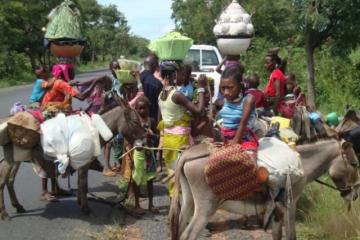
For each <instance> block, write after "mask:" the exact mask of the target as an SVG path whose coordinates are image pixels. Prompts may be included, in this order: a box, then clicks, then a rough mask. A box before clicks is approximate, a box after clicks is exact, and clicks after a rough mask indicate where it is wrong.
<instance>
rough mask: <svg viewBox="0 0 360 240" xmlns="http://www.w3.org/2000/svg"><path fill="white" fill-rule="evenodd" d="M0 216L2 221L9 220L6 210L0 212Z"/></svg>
mask: <svg viewBox="0 0 360 240" xmlns="http://www.w3.org/2000/svg"><path fill="white" fill-rule="evenodd" d="M0 218H1V220H3V221H11V218H10V217H9V215H8V214H7V212H2V213H0Z"/></svg>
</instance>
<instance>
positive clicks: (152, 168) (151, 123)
mask: <svg viewBox="0 0 360 240" xmlns="http://www.w3.org/2000/svg"><path fill="white" fill-rule="evenodd" d="M149 109H150V102H149V100H148V98H147V97H145V96H140V97H138V98H137V100H136V103H135V110H136V111H137V112H138V114H139V116H140V120H141V125H142V126H143V127H144V128H145V129H146V130H147V146H149V147H154V146H157V141H158V140H157V138H158V137H157V135H156V134H155V132H156V126H155V120H154V119H152V118H150V111H149ZM155 175H156V159H155V156H154V153H153V151H151V150H135V152H134V163H133V170H132V180H133V181H132V188H133V191H134V195H135V209H134V211H135V212H136V213H138V214H143V213H144V210H143V209H142V208H141V207H140V203H139V198H140V186H141V185H143V184H145V183H147V190H148V197H149V211H150V212H152V213H158V212H159V209H158V208H156V207H154V205H153V179H154V178H155Z"/></svg>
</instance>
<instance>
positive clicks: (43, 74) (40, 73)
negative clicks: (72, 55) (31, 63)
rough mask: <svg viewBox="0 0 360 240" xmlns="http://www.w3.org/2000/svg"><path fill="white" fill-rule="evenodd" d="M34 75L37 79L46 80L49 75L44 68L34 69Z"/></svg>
mask: <svg viewBox="0 0 360 240" xmlns="http://www.w3.org/2000/svg"><path fill="white" fill-rule="evenodd" d="M35 75H36V77H37V78H40V79H44V80H47V79H48V78H49V74H48V72H47V70H46V69H45V68H44V67H36V69H35Z"/></svg>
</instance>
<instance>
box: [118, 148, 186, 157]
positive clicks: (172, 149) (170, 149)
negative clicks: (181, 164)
mask: <svg viewBox="0 0 360 240" xmlns="http://www.w3.org/2000/svg"><path fill="white" fill-rule="evenodd" d="M136 148H141V149H145V150H168V151H177V152H183V151H185V150H181V149H175V148H157V147H133V148H131V149H130V150H129V151H127V152H126V153H124V154H123V155H121V156H120V157H119V159H121V158H123V157H125V156H126V155H128V154H129V153H131V152H132V151H134V150H135V149H136Z"/></svg>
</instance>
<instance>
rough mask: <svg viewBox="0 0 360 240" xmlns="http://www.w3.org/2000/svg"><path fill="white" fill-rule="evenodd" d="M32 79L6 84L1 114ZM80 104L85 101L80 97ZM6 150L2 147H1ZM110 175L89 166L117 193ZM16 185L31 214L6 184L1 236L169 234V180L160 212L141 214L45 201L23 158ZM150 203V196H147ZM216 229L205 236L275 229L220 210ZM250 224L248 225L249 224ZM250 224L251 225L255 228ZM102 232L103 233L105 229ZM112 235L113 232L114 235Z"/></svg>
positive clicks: (97, 186)
mask: <svg viewBox="0 0 360 240" xmlns="http://www.w3.org/2000/svg"><path fill="white" fill-rule="evenodd" d="M104 74H109V72H107V71H97V72H91V73H85V74H80V75H78V76H77V79H78V80H80V81H82V80H84V79H90V78H93V77H97V76H101V75H104ZM31 88H32V86H31V85H26V86H20V87H11V88H6V89H0V118H3V117H6V116H8V114H9V111H10V108H11V106H12V105H13V104H14V103H15V102H18V101H20V102H22V103H26V102H27V100H28V98H29V96H30V93H31ZM74 104H75V107H79V106H83V105H84V103H80V102H79V101H75V102H74ZM0 155H2V148H0ZM119 178H120V176H117V177H116V178H106V177H104V176H103V175H102V174H101V173H99V172H95V171H90V172H89V192H90V193H93V194H95V195H96V196H99V197H102V198H105V199H109V200H111V199H114V198H115V197H116V195H117V192H118V191H119V190H118V188H117V187H116V185H115V181H116V180H117V179H119ZM76 179H77V176H76V174H75V175H74V176H72V177H71V178H70V187H71V188H73V189H76V188H77V185H76ZM60 184H61V186H62V187H63V188H64V189H67V188H68V182H67V179H60ZM15 191H16V193H17V196H18V199H19V201H20V203H21V204H22V205H23V206H24V208H25V209H26V210H27V212H26V213H25V214H17V213H16V211H15V209H14V208H13V207H12V206H11V204H10V201H9V197H8V193H7V191H6V190H5V205H6V209H7V212H8V214H9V215H10V217H11V218H12V220H11V221H10V222H4V221H0V240H2V239H4V240H5V239H6V240H7V239H13V240H18V239H19V240H20V239H21V240H22V239H28V240H32V239H36V240H42V239H44V240H65V239H66V240H67V239H69V240H70V239H80V240H82V239H108V236H107V235H106V234H104V233H103V232H104V229H106V226H108V225H111V226H115V228H116V227H117V226H119V225H120V226H122V228H123V229H125V230H124V233H125V239H149V240H150V239H151V240H161V239H168V227H167V213H168V207H169V199H168V197H167V194H166V193H167V190H166V186H164V185H161V184H159V183H156V184H155V197H154V204H155V205H156V206H157V207H159V208H160V214H158V215H153V214H150V213H147V214H146V215H145V216H143V217H141V218H137V217H134V216H132V215H129V214H128V212H127V211H124V210H123V209H121V208H117V207H112V206H110V205H108V204H104V203H99V202H95V201H90V207H91V208H92V214H91V215H90V216H83V215H82V214H81V212H80V208H79V206H78V205H77V203H76V198H75V197H74V196H71V197H66V198H61V199H59V201H58V202H54V203H47V202H42V201H40V199H39V198H40V193H41V179H40V178H39V177H38V176H37V175H35V174H34V172H33V170H32V167H31V164H29V163H23V164H21V167H20V169H19V172H18V174H17V178H16V181H15ZM141 204H142V205H143V207H144V208H145V207H146V205H147V202H146V200H143V201H142V202H141ZM211 221H212V222H213V224H212V226H213V228H212V229H213V231H211V232H210V231H209V230H205V231H204V232H203V233H202V235H201V239H229V240H230V239H240V240H247V239H270V236H269V234H267V233H264V232H263V231H262V230H255V229H253V228H254V227H253V226H254V225H256V221H255V223H252V224H250V227H249V226H244V225H243V224H242V220H241V219H239V216H236V215H229V214H226V213H224V212H219V213H217V214H216V216H215V217H214V218H213V219H212V220H211ZM244 228H248V229H245V230H244ZM249 229H250V230H249ZM99 233H100V234H99ZM109 236H110V235H109Z"/></svg>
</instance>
